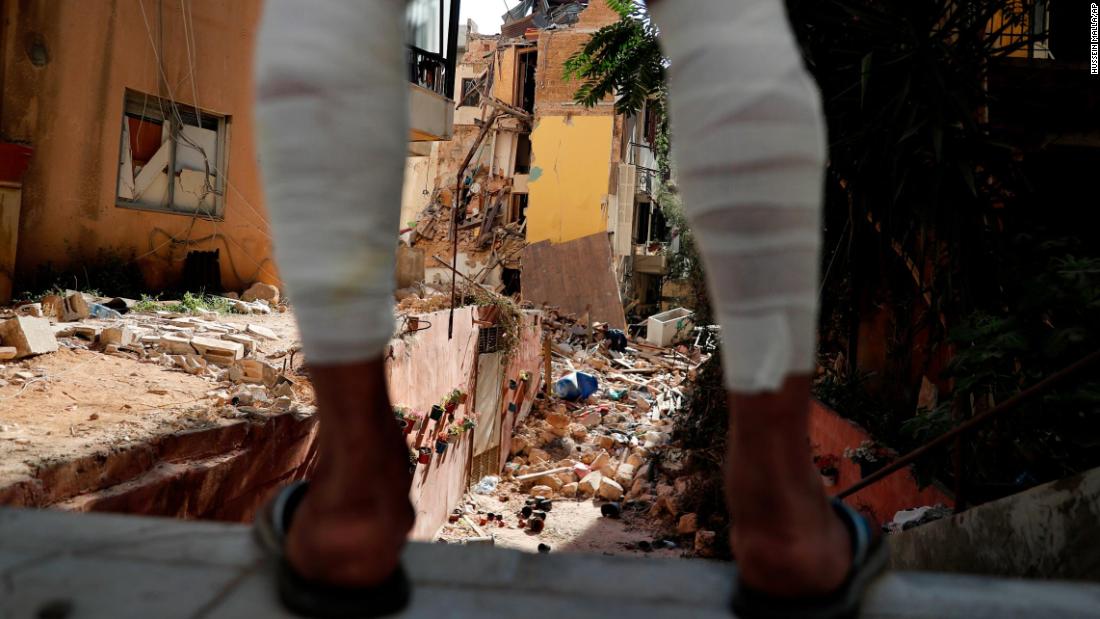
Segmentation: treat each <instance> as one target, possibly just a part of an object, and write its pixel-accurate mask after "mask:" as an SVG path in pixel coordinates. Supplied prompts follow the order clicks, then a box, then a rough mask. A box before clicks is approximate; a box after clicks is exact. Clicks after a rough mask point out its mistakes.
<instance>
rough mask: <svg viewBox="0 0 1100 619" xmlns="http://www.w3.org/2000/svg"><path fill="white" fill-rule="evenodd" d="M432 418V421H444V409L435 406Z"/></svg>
mask: <svg viewBox="0 0 1100 619" xmlns="http://www.w3.org/2000/svg"><path fill="white" fill-rule="evenodd" d="M431 418H432V421H439V420H440V419H443V407H441V406H440V405H438V404H433V405H432V412H431Z"/></svg>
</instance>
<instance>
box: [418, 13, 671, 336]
mask: <svg viewBox="0 0 1100 619" xmlns="http://www.w3.org/2000/svg"><path fill="white" fill-rule="evenodd" d="M504 18H505V20H506V23H505V24H504V25H503V26H502V28H501V33H500V34H499V35H481V34H477V33H476V29H475V28H469V29H468V32H467V35H466V39H465V43H464V49H463V53H462V56H461V57H460V58H459V59H458V63H457V66H456V71H455V99H456V107H455V113H454V132H453V138H452V139H451V140H450V141H442V142H435V143H431V144H424V145H422V147H421V148H417V149H412V150H411V155H410V157H409V158H408V160H407V165H406V176H405V191H404V195H403V200H402V207H401V208H402V216H401V221H402V228H403V231H402V238H403V240H404V244H403V247H402V250H401V253H400V256H399V263H400V264H399V267H398V272H399V285H400V286H410V285H412V284H413V283H415V282H424V283H425V284H427V285H429V286H432V285H435V286H436V287H440V286H442V287H443V288H447V287H449V286H450V282H451V280H452V278H453V275H452V273H451V271H450V268H449V265H451V264H454V265H455V268H456V269H457V270H458V272H459V273H460V274H462V275H464V276H470V277H473V278H474V279H475V280H476V281H477V282H478V283H479V284H481V283H484V284H486V285H487V286H489V287H490V288H493V289H495V290H496V291H499V292H501V293H504V294H509V295H511V294H516V293H519V295H520V297H521V298H522V299H523V300H525V301H530V302H532V303H534V304H535V305H543V304H550V305H554V306H557V307H560V308H561V309H562V310H563V311H566V312H572V313H576V314H578V315H583V314H585V313H588V314H590V317H591V319H592V320H594V321H599V322H604V323H608V324H611V325H613V326H616V327H619V328H625V325H626V322H627V321H626V318H625V316H624V311H623V306H624V303H623V301H624V299H625V301H626V307H627V308H628V310H627V313H629V312H630V311H635V312H636V313H637V314H638V315H642V316H644V315H647V314H651V313H653V312H656V311H660V310H661V309H667V307H662V303H661V301H662V299H661V285H662V279H663V278H664V276H665V275H666V273H667V270H668V268H667V259H666V256H665V250H666V246H667V242H668V240H669V236H670V230H669V227H668V225H667V224H666V222H665V218H664V216H663V214H662V212H661V210H660V207H659V205H658V203H657V202H656V200H655V199H654V195H653V194H654V192H655V189H656V185H657V183H658V180H659V179H658V174H657V162H656V155H655V149H656V144H655V143H656V134H657V127H656V123H657V114H656V110H655V108H654V106H649V107H647V108H645V109H643V110H642V111H641V112H639V113H638V114H637V115H634V116H626V115H623V114H617V113H616V112H615V108H614V101H613V100H611V99H608V100H605V101H601V102H599V103H597V104H596V105H595V106H593V107H590V108H589V107H585V106H582V105H580V104H577V103H575V102H574V101H573V93H574V92H575V91H576V89H577V87H578V85H579V83H578V82H576V81H573V80H568V79H566V78H565V76H564V64H565V62H566V61H567V60H568V59H569V57H570V56H572V55H573V54H574V53H576V52H577V51H578V50H579V49H580V48H581V47H582V46H583V45H584V43H585V42H586V41H587V40H588V38H589V37H590V35H591V34H592V33H593V32H594V31H596V30H598V29H599V28H601V27H603V26H606V25H608V24H611V23H613V22H615V21H617V20H618V19H619V15H618V13H616V12H615V11H613V10H612V9H611V8H610V7H608V6H607V4H606V3H604V2H602V1H600V2H591V3H584V2H524V3H521V4H520V5H518V6H517V7H515V8H514V9H513V10H512V11H510V12H509V13H507V14H505V15H504ZM456 200H457V201H458V202H459V203H458V204H456V203H455V202H456ZM452 217H455V219H454V220H452ZM443 263H446V264H443ZM605 265H606V266H605ZM593 266H596V267H598V268H592V267H593Z"/></svg>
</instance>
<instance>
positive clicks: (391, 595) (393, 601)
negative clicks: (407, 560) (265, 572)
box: [252, 481, 412, 619]
mask: <svg viewBox="0 0 1100 619" xmlns="http://www.w3.org/2000/svg"><path fill="white" fill-rule="evenodd" d="M308 488H309V484H308V482H304V481H299V482H295V483H293V484H290V485H289V486H286V487H285V488H283V489H282V490H280V491H279V493H278V494H276V495H275V497H274V498H273V499H272V500H271V501H270V502H269V503H268V504H267V505H265V506H264V507H263V508H262V509H261V510H260V512H259V513H258V514H257V515H256V521H255V524H254V526H253V529H252V530H253V533H254V535H255V537H256V541H257V542H258V543H259V544H260V546H261V547H262V548H263V549H264V550H265V551H267V553H268V555H269V556H270V557H271V558H272V559H273V560H274V561H275V563H276V585H277V587H278V590H279V599H280V600H281V601H282V603H283V606H285V607H286V608H287V610H290V611H292V612H294V613H296V614H299V615H303V616H308V617H323V618H327V619H351V618H353V617H382V616H385V615H392V614H394V613H397V612H400V611H401V610H403V609H404V608H405V607H406V606H408V604H409V600H410V599H411V598H412V585H411V584H410V582H409V577H408V575H407V574H406V573H405V569H404V567H402V566H400V565H398V567H397V569H396V570H395V571H394V573H393V574H392V575H391V576H390V577H389V578H387V579H386V580H385V581H383V582H381V583H379V584H377V585H375V586H373V587H341V586H335V585H330V584H326V583H323V582H318V581H314V580H308V579H306V578H303V577H302V576H300V575H299V574H298V573H297V572H295V571H294V568H292V567H291V566H290V563H289V562H288V561H287V560H286V553H285V545H286V533H287V531H289V530H290V523H291V521H292V520H293V518H294V511H295V510H296V509H297V507H298V505H299V504H300V503H301V501H302V497H304V496H305V493H306V490H307V489H308Z"/></svg>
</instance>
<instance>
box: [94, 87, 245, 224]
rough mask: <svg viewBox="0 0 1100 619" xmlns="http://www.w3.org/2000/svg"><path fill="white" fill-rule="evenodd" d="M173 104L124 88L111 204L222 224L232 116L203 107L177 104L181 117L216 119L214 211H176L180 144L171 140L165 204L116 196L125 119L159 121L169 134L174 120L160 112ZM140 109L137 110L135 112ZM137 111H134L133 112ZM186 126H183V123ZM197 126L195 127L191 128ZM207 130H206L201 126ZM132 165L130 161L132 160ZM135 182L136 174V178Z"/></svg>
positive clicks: (122, 156) (121, 159)
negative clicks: (112, 201)
mask: <svg viewBox="0 0 1100 619" xmlns="http://www.w3.org/2000/svg"><path fill="white" fill-rule="evenodd" d="M170 105H172V102H171V100H169V99H165V98H163V97H158V96H157V95H152V94H148V93H144V92H141V91H137V90H133V89H130V88H127V89H126V90H125V93H124V95H123V100H122V114H121V117H120V121H121V122H120V125H119V130H118V145H119V150H118V163H117V167H116V170H115V195H114V201H115V206H116V207H117V208H124V209H130V210H135V211H147V212H152V213H161V214H166V215H182V216H184V217H196V218H199V219H204V220H208V221H224V220H225V202H226V187H227V185H229V134H230V127H231V125H232V122H231V117H230V116H229V115H227V114H221V113H218V112H215V111H213V110H207V109H203V108H196V107H195V106H191V105H186V104H182V103H176V107H177V108H178V110H179V112H180V114H181V115H188V116H192V117H199V116H201V117H202V119H203V120H204V121H205V120H206V119H208V118H209V119H215V120H216V122H217V128H216V129H213V131H214V132H215V134H216V138H215V139H216V142H215V143H216V148H217V154H216V156H215V161H214V162H213V164H212V167H213V168H214V169H215V171H216V172H217V174H215V175H214V179H215V180H214V191H213V195H214V209H213V212H210V211H204V210H198V209H182V208H176V206H175V205H176V199H175V192H176V183H175V178H177V177H176V172H175V168H176V154H177V151H178V149H179V148H180V142H178V141H175V140H174V139H173V138H171V137H170V138H169V141H173V142H174V144H173V147H172V149H171V150H170V151H169V156H168V170H171V171H172V173H171V174H169V180H170V182H169V183H168V184H167V203H166V204H164V205H151V204H146V203H142V202H138V201H135V200H127V199H126V198H123V197H121V196H120V195H119V192H120V191H121V189H122V173H121V170H120V169H119V168H121V166H122V162H123V161H124V154H125V151H124V149H126V148H129V144H128V143H127V141H126V140H125V137H126V132H125V131H123V125H124V124H125V123H126V120H127V118H138V119H143V120H147V121H154V122H160V123H161V125H162V127H163V129H162V131H163V130H168V131H171V125H173V124H176V121H175V120H174V119H173V118H171V115H169V117H168V118H165V117H164V116H165V114H163V113H162V110H164V111H167V110H168V109H169V106H170ZM138 108H140V109H138ZM135 110H136V111H135ZM185 124H186V123H185ZM192 126H196V125H192ZM204 128H206V127H204ZM131 162H132V159H131ZM135 179H136V175H135Z"/></svg>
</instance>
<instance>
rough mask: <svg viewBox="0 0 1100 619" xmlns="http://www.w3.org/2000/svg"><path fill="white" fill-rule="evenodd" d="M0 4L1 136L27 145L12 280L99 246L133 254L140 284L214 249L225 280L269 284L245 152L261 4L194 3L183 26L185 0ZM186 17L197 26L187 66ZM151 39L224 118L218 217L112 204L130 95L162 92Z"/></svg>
mask: <svg viewBox="0 0 1100 619" xmlns="http://www.w3.org/2000/svg"><path fill="white" fill-rule="evenodd" d="M158 4H159V5H160V7H161V13H159V14H158ZM0 6H2V7H3V13H4V14H3V19H4V22H3V31H2V35H3V65H4V66H3V74H2V76H3V77H2V80H3V103H2V108H0V131H2V133H3V135H4V137H5V138H7V139H9V140H14V141H22V142H27V143H29V144H30V145H32V146H33V147H34V156H33V158H32V160H31V163H30V167H29V169H28V171H27V174H26V177H25V178H24V185H23V201H22V215H21V220H20V222H19V247H18V256H17V260H16V278H17V282H26V281H28V279H29V277H30V276H31V275H32V274H33V273H34V272H35V270H36V269H37V268H38V267H39V266H40V265H43V264H44V263H47V262H51V263H53V264H54V265H55V266H57V267H60V268H66V267H71V266H72V265H74V264H79V263H80V262H81V261H86V260H91V259H94V257H95V256H96V255H97V253H98V252H100V251H101V250H103V251H106V252H109V253H113V254H116V255H118V256H121V257H124V258H130V257H133V258H136V259H137V262H138V264H139V265H140V267H141V270H142V274H143V276H144V277H145V279H146V284H147V285H148V286H149V287H151V288H160V287H165V286H171V285H173V284H175V283H177V281H176V280H177V279H178V278H179V276H180V273H181V271H182V267H183V258H184V257H185V256H186V254H187V252H188V251H189V250H211V249H214V248H218V249H220V252H221V253H220V263H221V277H222V282H223V284H224V287H225V288H226V289H228V290H234V289H241V288H243V287H245V286H246V285H248V284H250V283H251V282H252V281H255V280H262V281H267V282H272V283H275V282H277V281H278V274H277V271H276V269H275V265H274V263H273V262H272V258H271V244H270V241H269V239H270V236H269V233H268V231H267V223H266V214H265V211H264V207H263V199H262V195H261V191H260V185H259V175H258V171H257V156H256V153H255V151H254V148H253V119H252V113H251V107H252V90H253V88H252V79H251V78H252V71H251V65H252V52H253V46H254V43H255V31H256V25H257V23H258V18H259V15H260V7H261V0H191V1H190V2H187V9H188V10H189V13H190V20H189V21H185V19H184V15H183V12H182V11H181V4H180V0H164V1H163V2H162V3H158V2H145V3H144V5H142V4H141V3H139V2H138V1H137V0H97V1H95V2H5V3H2V5H0ZM143 6H144V9H145V15H144V18H143V14H142V8H143ZM185 23H187V24H188V28H191V27H192V26H193V32H192V35H193V40H194V45H195V51H194V56H195V67H194V72H193V73H192V71H191V69H190V68H189V64H188V62H187V46H186V43H185V38H184V24H185ZM146 24H148V29H147V27H146ZM158 30H160V31H161V33H160V34H158ZM150 36H151V37H152V39H153V40H157V39H158V38H162V39H163V52H164V53H163V54H162V61H163V64H164V73H165V75H166V81H167V83H168V85H169V86H170V88H171V90H172V92H173V94H174V95H175V98H176V100H177V101H179V102H180V103H184V104H187V105H196V106H197V107H199V108H200V109H206V110H211V111H214V112H217V113H219V114H224V115H227V116H228V117H229V126H228V155H227V157H226V159H225V161H226V174H227V178H228V181H229V184H228V185H227V186H226V191H225V193H226V196H225V208H224V221H204V220H201V219H196V220H194V221H192V218H191V217H190V216H186V215H177V214H167V213H164V214H162V213H156V212H148V211H140V210H133V209H126V208H120V207H117V206H116V205H115V192H116V177H117V173H118V165H117V161H118V157H119V142H120V125H121V118H122V111H123V102H124V96H125V90H126V89H127V88H129V89H132V90H135V91H139V92H143V93H149V94H151V95H156V94H158V92H159V90H158V86H159V84H158V68H157V61H156V59H155V55H154V51H153V46H152V43H151V41H150ZM33 40H37V41H40V42H41V43H42V45H43V46H44V48H45V50H46V58H47V60H46V62H45V64H41V60H42V58H41V55H39V57H38V60H39V63H40V64H41V66H36V65H35V64H34V63H33V62H32V61H31V54H29V53H28V43H27V42H28V41H33ZM192 77H194V88H192ZM195 92H197V94H198V100H197V101H196V100H195V96H194V93H195ZM173 239H175V242H173ZM18 286H19V283H17V290H18V289H19V288H18ZM103 292H104V293H106V294H110V292H111V291H109V290H104V291H103Z"/></svg>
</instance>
